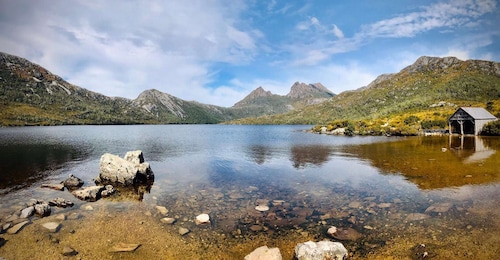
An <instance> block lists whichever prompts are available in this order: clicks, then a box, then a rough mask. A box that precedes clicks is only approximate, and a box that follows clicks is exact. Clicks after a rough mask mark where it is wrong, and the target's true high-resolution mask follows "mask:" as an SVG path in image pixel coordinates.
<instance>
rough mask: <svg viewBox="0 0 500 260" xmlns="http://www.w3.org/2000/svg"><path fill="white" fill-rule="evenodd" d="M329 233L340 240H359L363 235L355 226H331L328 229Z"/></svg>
mask: <svg viewBox="0 0 500 260" xmlns="http://www.w3.org/2000/svg"><path fill="white" fill-rule="evenodd" d="M327 232H328V234H329V235H330V236H332V237H333V238H335V239H338V240H352V241H354V240H358V239H359V238H361V237H362V235H361V234H360V233H359V232H358V231H356V230H355V229H354V228H350V227H349V228H337V227H330V228H329V229H328V231H327Z"/></svg>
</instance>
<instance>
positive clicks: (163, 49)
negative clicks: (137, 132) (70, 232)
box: [0, 0, 500, 107]
mask: <svg viewBox="0 0 500 260" xmlns="http://www.w3.org/2000/svg"><path fill="white" fill-rule="evenodd" d="M499 5H500V2H498V0H434V1H431V0H418V1H417V0H392V1H391V0H349V1H341V0H316V1H314V0H268V1H264V0H260V1H259V0H189V1H185V0H169V1H160V0H72V1H71V0H37V1H32V0H0V51H1V52H6V53H9V54H13V55H17V56H20V57H23V58H26V59H28V60H30V61H32V62H34V63H37V64H39V65H41V66H43V67H45V68H46V69H48V70H49V71H51V72H52V73H54V74H56V75H59V76H61V77H62V78H64V79H65V80H66V81H68V82H70V83H72V84H75V85H77V86H80V87H83V88H86V89H89V90H92V91H95V92H98V93H102V94H104V95H107V96H119V97H126V98H130V99H134V98H136V97H137V96H138V95H139V94H140V93H141V92H142V91H144V90H148V89H157V90H160V91H162V92H165V93H168V94H171V95H173V96H176V97H178V98H181V99H184V100H189V101H198V102H201V103H205V104H212V105H219V106H225V107H230V106H232V105H234V104H235V103H236V102H238V101H239V100H241V99H243V98H244V97H245V96H246V95H248V94H249V93H250V92H251V91H252V90H254V89H256V88H257V87H259V86H262V87H263V88H264V89H265V90H270V91H271V92H272V93H274V94H279V95H285V94H287V93H288V92H289V91H290V87H291V86H292V85H293V83H294V82H297V81H298V82H304V83H317V82H320V83H322V84H323V85H324V86H326V87H327V88H328V89H330V90H331V91H332V92H334V93H336V94H339V93H341V92H343V91H346V90H354V89H357V88H360V87H363V86H366V85H368V84H369V83H370V82H371V81H373V80H374V79H375V78H376V77H377V76H378V75H380V74H384V73H396V72H398V71H400V70H401V69H403V68H404V67H406V66H408V65H411V64H412V63H414V62H415V61H416V60H417V59H418V58H419V57H420V56H435V57H446V56H454V57H457V58H459V59H462V60H467V59H481V60H490V61H496V62H498V61H500V10H499Z"/></svg>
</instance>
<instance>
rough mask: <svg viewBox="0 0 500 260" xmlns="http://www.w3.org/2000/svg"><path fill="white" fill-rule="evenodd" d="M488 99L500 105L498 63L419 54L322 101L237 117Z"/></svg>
mask: <svg viewBox="0 0 500 260" xmlns="http://www.w3.org/2000/svg"><path fill="white" fill-rule="evenodd" d="M487 102H490V104H494V105H495V107H496V106H500V63H498V62H491V61H482V60H467V61H461V60H459V59H457V58H454V57H446V58H436V57H427V56H423V57H420V58H419V59H418V60H417V61H416V62H415V63H414V64H412V65H410V66H408V67H406V68H404V69H402V70H401V71H400V72H398V73H394V74H384V75H381V76H379V77H378V78H377V79H375V80H374V81H373V82H372V83H370V84H369V85H368V86H366V87H362V88H359V89H357V90H353V91H345V92H342V93H340V94H338V95H336V96H334V97H333V98H331V99H328V100H327V101H325V102H323V103H321V104H316V105H312V106H308V107H304V108H302V109H297V110H294V111H290V112H288V113H286V114H281V115H274V116H266V117H261V118H248V119H241V120H238V121H236V123H264V124H269V123H272V124H320V123H324V122H329V121H332V120H336V119H351V120H358V119H374V118H386V117H390V116H394V115H398V114H402V113H411V112H418V111H431V110H443V109H444V111H442V112H436V113H443V115H442V117H445V116H446V115H447V113H449V111H452V110H454V109H455V108H456V107H457V106H467V105H479V106H483V107H484V106H486V103H487ZM443 107H444V108H443ZM496 109H497V110H500V107H498V108H496Z"/></svg>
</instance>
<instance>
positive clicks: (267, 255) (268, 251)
mask: <svg viewBox="0 0 500 260" xmlns="http://www.w3.org/2000/svg"><path fill="white" fill-rule="evenodd" d="M282 259H283V257H282V256H281V252H280V250H279V248H277V247H274V248H268V247H267V246H261V247H259V248H257V249H255V250H253V251H252V253H250V254H248V255H246V256H245V260H282Z"/></svg>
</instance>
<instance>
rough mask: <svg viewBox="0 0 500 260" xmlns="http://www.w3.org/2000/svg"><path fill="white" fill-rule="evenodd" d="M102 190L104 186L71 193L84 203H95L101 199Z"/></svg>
mask: <svg viewBox="0 0 500 260" xmlns="http://www.w3.org/2000/svg"><path fill="white" fill-rule="evenodd" d="M103 190H104V186H90V187H86V188H83V189H79V190H74V191H72V192H71V194H73V196H75V197H77V198H78V199H80V200H84V201H96V200H98V199H100V198H101V192H102V191H103Z"/></svg>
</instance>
